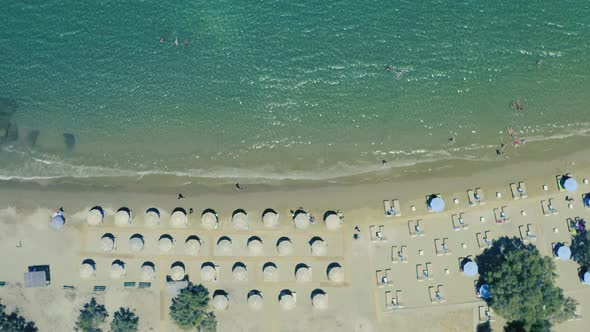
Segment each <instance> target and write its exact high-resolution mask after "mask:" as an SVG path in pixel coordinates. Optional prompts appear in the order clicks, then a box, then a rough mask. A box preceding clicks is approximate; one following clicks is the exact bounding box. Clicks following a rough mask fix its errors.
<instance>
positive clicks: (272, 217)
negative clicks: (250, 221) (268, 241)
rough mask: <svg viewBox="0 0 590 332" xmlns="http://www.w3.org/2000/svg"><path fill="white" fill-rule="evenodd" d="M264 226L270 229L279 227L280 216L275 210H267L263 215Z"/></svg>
mask: <svg viewBox="0 0 590 332" xmlns="http://www.w3.org/2000/svg"><path fill="white" fill-rule="evenodd" d="M262 224H264V226H266V227H268V228H274V227H277V226H278V225H279V215H278V213H276V211H275V210H273V209H266V210H265V211H264V213H263V214H262Z"/></svg>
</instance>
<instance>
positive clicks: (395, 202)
mask: <svg viewBox="0 0 590 332" xmlns="http://www.w3.org/2000/svg"><path fill="white" fill-rule="evenodd" d="M393 209H394V210H395V216H396V217H401V215H402V207H401V206H400V204H399V199H394V200H393Z"/></svg>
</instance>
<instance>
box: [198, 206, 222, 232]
mask: <svg viewBox="0 0 590 332" xmlns="http://www.w3.org/2000/svg"><path fill="white" fill-rule="evenodd" d="M218 225H219V218H218V217H217V213H215V211H213V210H211V209H207V210H205V211H203V214H202V215H201V226H203V228H205V229H208V230H213V229H217V226H218Z"/></svg>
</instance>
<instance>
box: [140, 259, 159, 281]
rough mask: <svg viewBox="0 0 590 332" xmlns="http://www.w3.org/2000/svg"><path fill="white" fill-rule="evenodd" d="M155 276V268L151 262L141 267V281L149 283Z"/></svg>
mask: <svg viewBox="0 0 590 332" xmlns="http://www.w3.org/2000/svg"><path fill="white" fill-rule="evenodd" d="M155 275H156V268H155V266H154V264H152V263H151V262H145V263H143V265H142V266H141V280H143V281H150V280H153V279H154V277H155Z"/></svg>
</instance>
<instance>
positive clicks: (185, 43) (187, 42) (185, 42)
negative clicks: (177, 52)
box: [184, 38, 190, 46]
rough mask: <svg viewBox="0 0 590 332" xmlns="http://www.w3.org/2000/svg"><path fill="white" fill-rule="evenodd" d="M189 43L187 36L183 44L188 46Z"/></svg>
mask: <svg viewBox="0 0 590 332" xmlns="http://www.w3.org/2000/svg"><path fill="white" fill-rule="evenodd" d="M189 43H190V40H189V39H188V38H185V39H184V46H188V44H189Z"/></svg>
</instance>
